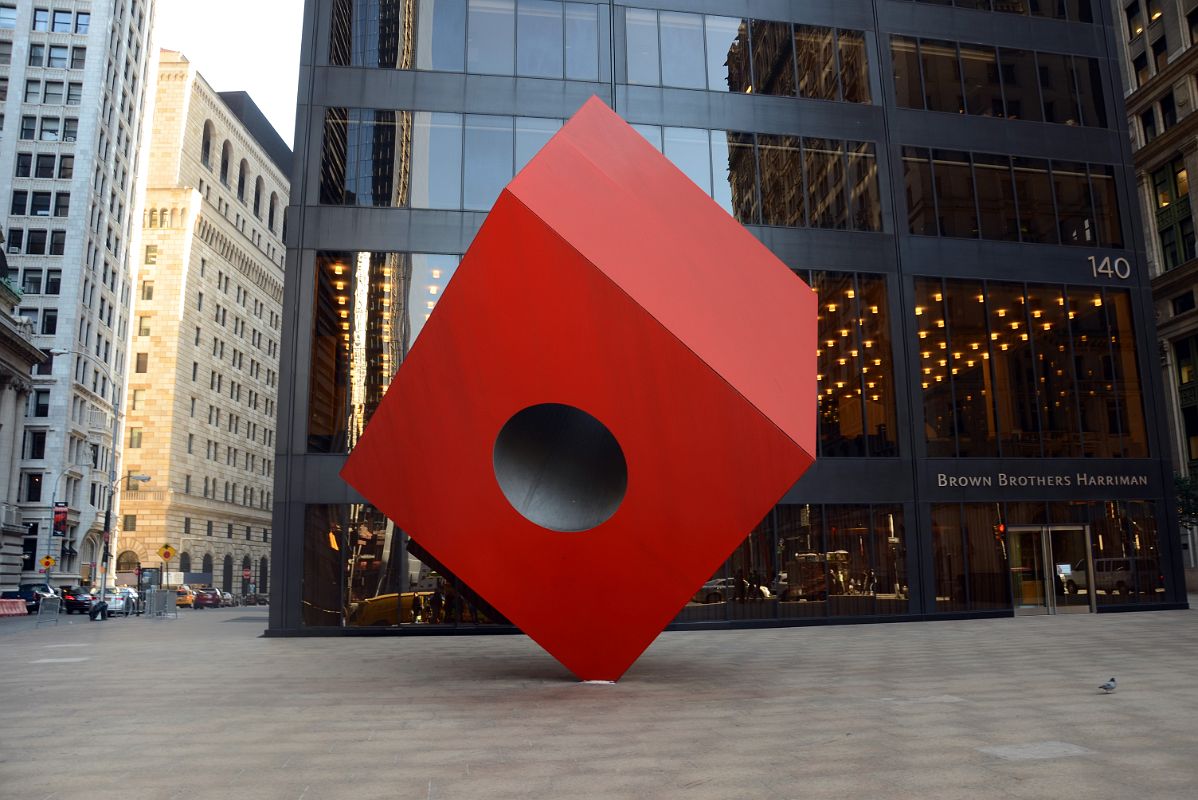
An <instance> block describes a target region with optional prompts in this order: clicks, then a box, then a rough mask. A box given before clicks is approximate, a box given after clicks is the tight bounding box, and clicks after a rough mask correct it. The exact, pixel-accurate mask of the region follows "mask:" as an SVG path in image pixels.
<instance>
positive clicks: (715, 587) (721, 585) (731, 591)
mask: <svg viewBox="0 0 1198 800" xmlns="http://www.w3.org/2000/svg"><path fill="white" fill-rule="evenodd" d="M738 583H739V587H738V585H737V584H738ZM769 596H770V590H769V589H768V588H766V587H765V586H754V585H752V584H750V583H749V582H748V581H746V580H744V579H743V578H715V579H713V580H710V581H708V582H707V583H705V584H703V586H702V587H701V588H700V589H699V591H697V592H695V596H694V597H693V598H691V602H694V603H722V602H724V601H725V600H728V599H730V598H731V599H736V600H765V599H768V598H769Z"/></svg>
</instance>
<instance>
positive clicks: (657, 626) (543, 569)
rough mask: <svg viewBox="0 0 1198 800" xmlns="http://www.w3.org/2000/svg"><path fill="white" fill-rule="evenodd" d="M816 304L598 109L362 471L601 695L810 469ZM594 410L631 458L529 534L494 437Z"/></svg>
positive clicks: (514, 211) (547, 154) (472, 275)
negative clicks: (593, 503) (543, 410)
mask: <svg viewBox="0 0 1198 800" xmlns="http://www.w3.org/2000/svg"><path fill="white" fill-rule="evenodd" d="M815 350H816V303H815V296H814V293H812V292H811V290H810V289H809V288H808V287H807V286H806V284H804V283H803V282H802V281H801V280H800V279H798V278H797V277H796V276H795V275H794V274H793V273H792V272H791V271H790V270H788V269H787V268H786V267H785V266H784V265H782V264H781V263H780V262H779V261H778V260H777V259H776V258H775V257H774V256H773V255H772V254H771V253H770V252H769V251H768V250H767V249H766V248H765V247H764V246H763V245H761V244H760V243H759V242H758V241H757V240H756V239H755V238H753V236H752V235H750V234H749V233H748V232H747V231H745V230H744V229H743V228H742V227H741V226H740V225H739V224H738V223H737V222H736V221H735V220H733V219H732V218H731V217H729V216H728V215H727V214H726V213H725V212H724V211H723V210H722V209H720V208H719V207H718V206H717V205H716V204H715V203H714V202H713V201H712V200H711V199H710V198H709V197H707V195H705V194H704V193H703V192H702V190H700V189H699V188H698V187H696V186H695V185H694V184H693V183H692V182H691V181H689V180H688V179H687V178H686V177H685V176H684V175H683V174H682V173H681V172H679V171H678V170H677V169H676V168H675V167H674V166H673V165H671V164H670V163H669V162H668V161H667V160H666V159H665V158H664V157H663V156H661V155H660V154H659V153H658V152H657V151H656V150H654V149H653V148H652V147H651V146H650V145H649V144H648V143H647V142H646V141H645V140H644V139H643V138H641V137H640V136H639V135H638V134H637V133H636V132H635V131H633V130H632V129H631V128H630V127H628V126H627V125H626V124H625V123H624V122H623V121H622V120H621V119H620V118H619V117H618V116H616V115H615V114H614V113H613V112H612V111H610V110H609V109H608V108H607V107H606V106H605V105H603V103H602V102H600V101H598V100H597V99H592V100H591V101H589V102H588V103H587V104H586V105H585V106H584V107H583V108H582V109H581V110H580V111H579V112H578V113H577V114H576V115H575V116H574V117H573V118H572V119H571V120H570V122H569V123H567V124H566V126H565V127H564V128H563V129H562V130H561V131H560V132H559V133H558V134H557V135H556V136H555V137H554V138H553V139H552V140H551V141H550V142H549V143H548V144H547V145H546V146H545V147H544V149H543V150H542V151H541V152H540V153H539V154H538V155H537V156H536V157H535V158H534V159H533V160H532V161H531V162H530V163H529V164H528V166H527V167H525V169H524V170H523V171H522V172H521V173H520V174H519V175H518V176H517V177H516V178H515V179H514V180H513V181H512V182H511V184H509V186H508V187H507V188H506V189H505V190H504V191H503V193H502V194H501V195H500V198H499V200H498V201H497V202H496V204H495V206H494V208H493V209H492V211H491V213H490V215H489V216H488V217H487V220H486V222H485V223H484V225H483V227H482V229H481V230H480V231H479V234H478V236H477V237H476V238H475V240H474V243H473V244H472V245H471V247H470V249H469V252H467V254H466V255H465V257H464V258H463V259H462V263H461V265H460V266H459V267H458V270H457V272H456V274H455V276H454V278H453V280H452V281H451V283H450V285H449V286H448V288H447V289H446V291H445V293H444V295H443V296H442V298H441V299H440V300H439V301H438V303H437V309H436V311H435V312H434V313H433V315H432V317H431V318H430V319H429V320H428V322H427V323H426V324H425V326H424V330H423V332H422V333H421V335H420V339H419V340H418V341H417V343H416V344H415V346H414V347H413V348H412V351H411V353H410V354H409V356H408V358H407V360H406V361H405V362H404V364H403V366H402V368H401V369H400V371H399V372H398V374H397V376H396V378H395V380H394V382H393V383H392V385H391V388H390V389H389V391H388V393H387V395H386V397H385V398H384V400H383V402H382V403H381V405H380V406H379V408H378V410H377V411H376V413H375V415H374V417H373V418H372V420H371V422H370V424H369V426H368V427H367V429H366V431H365V433H364V435H363V437H362V438H361V440H360V441H359V442H358V444H357V446H356V448H355V449H354V451H353V453H352V454H351V456H350V458H349V459H348V461H347V463H346V465H345V468H344V469H343V471H342V477H343V478H345V480H346V481H348V482H349V483H350V484H351V485H353V486H354V487H355V488H357V489H358V490H359V491H360V492H361V493H362V495H363V496H364V497H366V498H367V499H368V500H369V501H370V502H372V503H374V504H375V505H376V506H377V507H378V508H379V509H381V510H382V511H383V512H384V513H385V514H387V516H388V517H390V518H391V519H392V520H394V521H395V523H396V524H397V525H399V526H400V527H402V528H403V529H404V530H406V531H407V532H408V533H409V534H410V535H411V536H412V537H413V538H414V539H416V540H417V541H419V542H420V544H421V545H423V546H424V547H425V548H427V550H428V551H429V552H430V553H431V554H432V555H433V556H434V557H435V558H436V559H437V560H439V561H440V562H441V563H442V564H444V565H445V567H446V568H447V569H449V570H451V571H452V572H453V573H454V574H456V575H457V576H458V577H459V578H461V579H462V580H463V581H464V582H465V583H466V584H468V585H469V586H470V587H471V588H472V589H474V590H475V591H477V592H478V593H479V594H480V595H481V596H482V597H483V598H485V599H486V600H487V601H488V602H489V603H491V604H492V605H493V606H494V607H495V608H496V609H498V610H499V611H500V612H501V613H503V614H504V615H505V616H506V617H507V618H508V619H509V620H511V621H512V622H513V623H515V624H516V625H518V626H519V627H520V628H521V629H522V630H523V631H524V632H525V633H527V634H528V635H529V636H530V637H532V638H533V639H534V640H536V641H537V642H538V643H539V644H540V645H541V646H542V647H544V648H545V649H546V650H547V651H549V652H550V653H551V654H552V655H553V656H554V657H556V658H557V659H558V660H559V661H561V662H562V663H563V664H564V665H565V666H566V667H567V668H569V669H570V670H571V671H572V672H573V673H574V674H575V675H577V676H578V677H580V678H583V679H601V680H615V679H617V678H619V677H620V676H621V675H622V674H623V673H624V671H625V670H627V668H628V667H629V666H630V665H631V664H632V662H633V661H635V660H636V658H637V657H638V656H639V655H640V653H641V652H643V651H644V649H645V648H646V647H648V646H649V644H650V643H651V642H652V641H653V639H654V638H655V637H656V636H657V634H658V633H660V631H661V630H662V628H663V627H664V626H665V625H667V624H668V623H669V621H670V620H671V619H672V618H673V617H674V616H675V615H676V614H677V613H678V610H679V609H680V608H681V607H682V606H683V605H685V604H686V602H687V601H688V600H689V599H690V597H691V596H692V595H693V594H694V592H695V591H696V590H697V589H698V587H699V586H700V585H701V584H702V583H703V582H704V581H705V580H706V579H707V578H709V577H710V576H711V575H712V574H713V573H714V572H715V571H716V570H717V569H718V568H719V566H720V564H721V563H723V561H724V560H725V559H726V558H727V557H728V555H729V554H730V553H731V552H732V550H733V549H735V547H736V546H737V545H738V544H739V543H740V542H741V541H742V540H743V539H744V537H745V535H746V534H747V533H748V532H749V531H750V530H751V529H752V528H753V526H755V525H756V524H757V523H758V522H760V521H761V519H762V518H763V517H764V516H765V514H766V513H767V512H768V511H769V509H770V508H771V506H772V505H773V504H774V503H775V502H776V501H777V500H778V498H779V497H781V496H782V495H783V494H784V493H785V492H786V491H787V490H788V489H789V488H790V486H791V485H793V483H794V482H795V480H796V479H797V478H798V477H799V476H800V475H801V474H802V473H803V471H804V470H805V469H806V468H807V467H808V466H809V465H810V464H811V462H812V460H813V458H814V453H815V419H816V410H815V405H816V393H817V388H816V374H815V373H816V366H815V358H816V355H815ZM541 403H561V404H566V405H570V406H574V407H576V408H579V409H582V410H583V411H586V412H587V413H588V414H590V415H592V416H593V417H595V418H596V419H598V420H599V421H601V422H602V423H603V424H604V425H605V426H606V427H607V428H608V429H609V430H610V431H611V432H612V434H613V435H614V436H615V438H616V439H617V441H618V442H619V443H620V446H621V448H622V449H623V452H624V457H625V460H626V462H627V465H628V488H627V493H626V495H625V497H624V500H623V502H622V504H621V505H620V507H619V509H618V510H617V511H616V512H615V514H614V515H613V516H612V517H611V518H610V519H608V520H607V521H606V522H604V523H602V524H600V525H599V526H597V527H595V528H592V529H591V530H588V531H582V532H577V533H559V532H555V531H551V530H547V529H545V528H542V527H540V526H538V525H536V524H534V523H532V522H530V521H529V520H527V519H525V518H524V517H523V516H522V515H521V514H520V513H519V512H517V511H516V510H515V508H513V507H512V505H511V504H510V503H509V502H508V501H507V499H506V498H505V497H504V495H503V493H502V492H501V490H500V488H499V485H498V482H497V480H496V477H495V471H494V466H493V461H492V458H493V448H494V445H495V439H496V436H497V434H498V432H499V431H500V429H501V428H502V427H503V426H504V424H505V423H506V422H507V421H508V420H509V419H510V418H511V417H512V416H513V415H515V414H516V413H517V412H519V411H521V410H522V409H525V408H528V407H529V406H534V405H537V404H541Z"/></svg>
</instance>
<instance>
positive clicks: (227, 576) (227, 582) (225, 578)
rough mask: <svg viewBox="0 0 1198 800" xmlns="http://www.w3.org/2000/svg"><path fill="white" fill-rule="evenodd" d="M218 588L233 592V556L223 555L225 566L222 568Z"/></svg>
mask: <svg viewBox="0 0 1198 800" xmlns="http://www.w3.org/2000/svg"><path fill="white" fill-rule="evenodd" d="M222 573H223V574H222V575H221V576H220V577H221V581H220V588H221V591H222V592H229V593H230V594H232V593H233V556H225V568H224V569H223V570H222Z"/></svg>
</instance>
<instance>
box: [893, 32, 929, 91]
mask: <svg viewBox="0 0 1198 800" xmlns="http://www.w3.org/2000/svg"><path fill="white" fill-rule="evenodd" d="M890 59H891V69H892V72H893V74H894V101H895V103H897V104H898V105H900V106H903V107H906V108H923V107H924V102H923V84H922V83H921V81H920V77H919V75H920V73H919V42H918V40H916V39H912V38H910V37H907V36H891V37H890Z"/></svg>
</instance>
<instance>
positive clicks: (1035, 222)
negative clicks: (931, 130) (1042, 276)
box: [903, 147, 1123, 247]
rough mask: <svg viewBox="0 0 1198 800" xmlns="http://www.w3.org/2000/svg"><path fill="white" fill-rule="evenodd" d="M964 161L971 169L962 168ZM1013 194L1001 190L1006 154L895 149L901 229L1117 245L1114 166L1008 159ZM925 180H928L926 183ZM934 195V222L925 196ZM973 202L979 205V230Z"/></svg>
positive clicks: (1119, 227) (1120, 240)
mask: <svg viewBox="0 0 1198 800" xmlns="http://www.w3.org/2000/svg"><path fill="white" fill-rule="evenodd" d="M971 162H972V171H971V169H970V166H971ZM1011 167H1012V172H1011V175H1012V177H1013V182H1014V198H1012V197H1011V195H1010V194H1009V190H1008V180H1007V177H1006V176H1007V174H1008V172H1007V169H1008V167H1007V156H996V155H989V154H982V153H973V154H970V153H961V152H958V151H948V150H935V151H932V153H931V159H930V163H929V158H928V151H926V150H923V149H921V148H911V147H905V148H903V168H904V173H905V176H906V184H907V209H908V218H909V229H910V231H911V232H912V233H924V234H927V235H934V233H935V232H936V231H937V230H938V231H939V235H941V236H955V237H963V238H969V239H973V238H977V237H978V236H979V235H981V236H982V237H983V238H987V239H1009V240H1014V239H1015V238H1016V236H1015V232H1014V230H1013V229H1012V220H1015V219H1018V230H1019V237H1018V238H1020V239H1021V240H1022V241H1025V242H1047V243H1052V244H1055V243H1058V242H1060V243H1062V244H1071V245H1080V246H1086V247H1098V246H1107V247H1122V243H1123V237H1122V225H1121V223H1120V219H1119V208H1118V204H1117V199H1116V197H1117V195H1116V192H1115V173H1114V168H1113V167H1110V166H1108V165H1103V164H1077V163H1073V162H1065V161H1054V162H1052V164H1051V168H1050V165H1049V162H1047V161H1043V160H1039V159H1030V158H1022V157H1013V158H1011ZM929 177H930V180H929ZM932 190H934V193H935V208H936V211H935V219H936V220H937V222H938V225H936V226H933V225H932V224H931V221H932V216H931V215H932V213H933V212H932V209H931V206H930V203H929V201H930V199H931V198H929V197H928V196H927V195H928V193H929V192H930V191H932ZM975 199H976V201H977V202H979V203H981V204H982V206H983V208H984V209H989V210H991V211H993V210H998V211H1000V212H1001V214H996V213H983V220H982V225H981V227H980V228H979V225H978V216H977V212H976V207H975V205H974V204H975Z"/></svg>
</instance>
